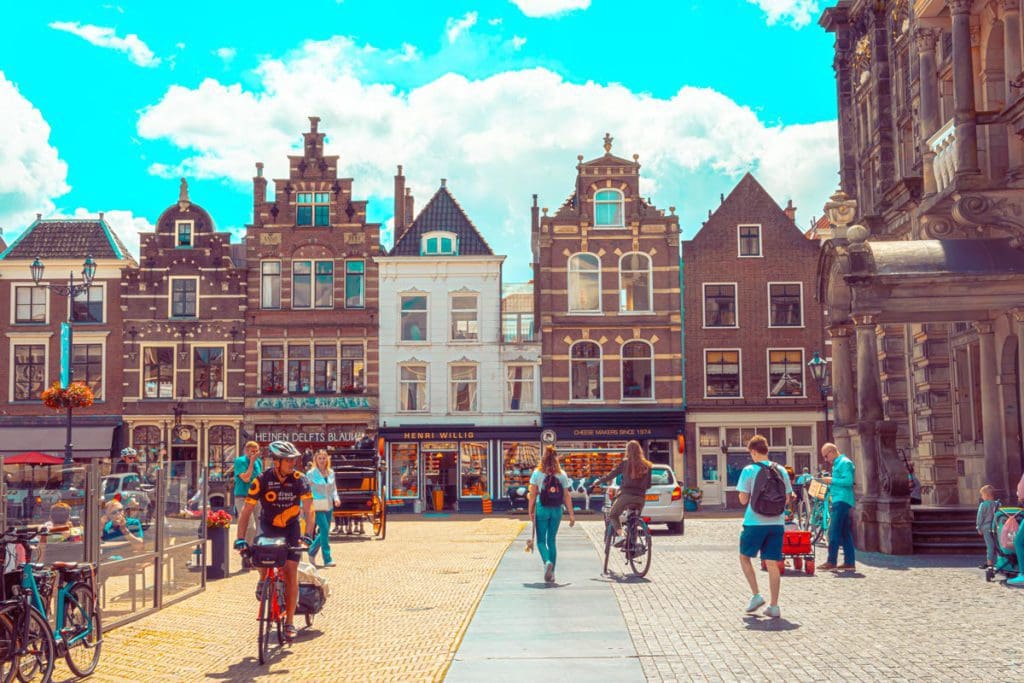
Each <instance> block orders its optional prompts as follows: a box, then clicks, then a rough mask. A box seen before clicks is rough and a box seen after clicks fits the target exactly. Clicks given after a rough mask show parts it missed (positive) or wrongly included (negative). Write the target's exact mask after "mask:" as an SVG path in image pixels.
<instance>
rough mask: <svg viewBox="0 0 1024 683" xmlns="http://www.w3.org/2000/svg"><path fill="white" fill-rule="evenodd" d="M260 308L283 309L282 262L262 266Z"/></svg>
mask: <svg viewBox="0 0 1024 683" xmlns="http://www.w3.org/2000/svg"><path fill="white" fill-rule="evenodd" d="M260 308H281V262H280V261H263V262H262V263H261V264H260Z"/></svg>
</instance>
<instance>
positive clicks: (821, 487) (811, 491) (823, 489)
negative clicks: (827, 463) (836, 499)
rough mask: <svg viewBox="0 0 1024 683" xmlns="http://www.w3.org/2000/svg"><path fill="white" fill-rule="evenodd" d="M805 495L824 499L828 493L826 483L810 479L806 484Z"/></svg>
mask: <svg viewBox="0 0 1024 683" xmlns="http://www.w3.org/2000/svg"><path fill="white" fill-rule="evenodd" d="M807 495H809V496H810V497H811V498H817V499H818V500H825V497H826V496H827V495H828V485H827V484H823V483H822V482H820V481H812V482H811V483H809V484H808V485H807Z"/></svg>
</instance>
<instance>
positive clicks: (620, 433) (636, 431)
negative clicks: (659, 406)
mask: <svg viewBox="0 0 1024 683" xmlns="http://www.w3.org/2000/svg"><path fill="white" fill-rule="evenodd" d="M572 435H573V437H575V438H577V439H605V438H623V439H625V438H628V439H641V438H644V437H649V436H654V430H653V429H651V428H650V427H580V428H574V429H573V430H572Z"/></svg>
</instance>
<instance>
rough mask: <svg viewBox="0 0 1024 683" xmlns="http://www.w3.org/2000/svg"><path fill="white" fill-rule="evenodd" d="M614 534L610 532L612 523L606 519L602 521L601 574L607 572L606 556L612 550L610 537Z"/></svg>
mask: <svg viewBox="0 0 1024 683" xmlns="http://www.w3.org/2000/svg"><path fill="white" fill-rule="evenodd" d="M614 535H615V534H613V533H612V523H611V522H609V521H607V520H606V521H605V523H604V569H602V570H601V574H602V576H603V575H605V574H607V573H608V556H609V555H611V552H612V537H613V536H614Z"/></svg>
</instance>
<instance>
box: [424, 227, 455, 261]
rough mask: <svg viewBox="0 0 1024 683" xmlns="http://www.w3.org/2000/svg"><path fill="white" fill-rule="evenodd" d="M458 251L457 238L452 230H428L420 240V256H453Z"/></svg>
mask: <svg viewBox="0 0 1024 683" xmlns="http://www.w3.org/2000/svg"><path fill="white" fill-rule="evenodd" d="M458 253H459V238H458V237H457V236H456V235H455V233H453V232H428V233H426V234H424V235H423V238H422V240H421V242H420V254H421V255H422V256H455V255H456V254H458Z"/></svg>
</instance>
